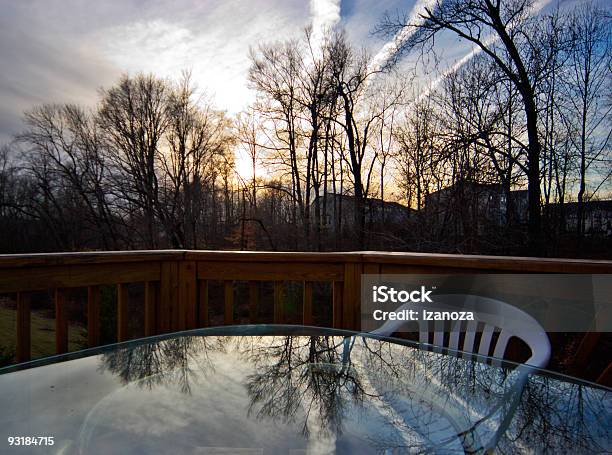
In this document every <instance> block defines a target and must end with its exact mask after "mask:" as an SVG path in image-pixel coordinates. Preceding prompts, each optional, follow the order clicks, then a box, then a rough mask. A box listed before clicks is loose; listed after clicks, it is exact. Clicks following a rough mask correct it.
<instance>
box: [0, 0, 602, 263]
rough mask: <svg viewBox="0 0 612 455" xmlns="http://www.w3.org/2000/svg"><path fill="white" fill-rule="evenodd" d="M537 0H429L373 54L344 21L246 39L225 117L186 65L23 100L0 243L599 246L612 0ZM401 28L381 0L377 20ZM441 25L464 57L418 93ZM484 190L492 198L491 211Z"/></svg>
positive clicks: (561, 250) (571, 250)
mask: <svg viewBox="0 0 612 455" xmlns="http://www.w3.org/2000/svg"><path fill="white" fill-rule="evenodd" d="M534 7H535V6H534V5H532V2H524V1H521V2H516V1H504V2H492V1H489V0H480V1H475V2H463V1H460V0H453V1H446V2H440V3H437V4H436V5H435V7H433V8H432V9H431V10H428V11H427V13H426V14H425V16H424V17H422V18H421V19H422V20H421V21H420V22H419V24H418V25H415V26H416V33H414V34H412V35H411V37H410V38H409V39H407V40H404V41H402V42H400V43H398V46H399V51H400V52H399V53H398V54H397V55H396V56H395V58H392V59H389V60H388V61H385V62H383V63H382V64H380V62H379V63H377V64H374V63H373V60H372V58H371V56H369V55H368V54H367V53H366V52H365V51H363V50H361V49H360V48H359V47H358V46H357V45H355V44H354V43H350V42H349V40H348V38H347V35H346V34H345V33H344V32H343V31H342V30H330V31H329V33H328V34H327V35H326V38H325V39H324V40H323V42H322V43H318V42H315V40H313V38H312V33H311V31H310V30H308V29H307V30H306V31H305V32H304V33H303V34H302V36H301V37H300V38H297V39H294V40H289V41H284V42H271V43H268V44H263V45H259V46H254V47H253V48H252V50H251V54H250V60H251V67H250V70H249V83H250V85H251V88H253V89H254V90H255V91H256V92H257V101H256V102H255V103H254V104H253V105H252V106H250V107H249V108H248V109H247V110H246V111H245V112H242V113H241V114H239V115H238V116H236V117H235V118H234V117H230V116H229V115H227V114H225V113H224V112H223V111H221V110H219V109H218V108H217V107H216V106H214V105H213V103H211V102H210V101H209V100H208V99H207V98H206V97H205V96H202V95H201V92H200V91H199V90H198V89H205V87H195V86H194V84H193V83H192V82H191V77H190V74H189V73H187V72H186V73H185V74H184V76H183V78H182V79H180V80H178V81H170V80H166V79H161V78H158V77H156V76H155V75H151V74H138V75H125V76H124V77H122V78H121V79H120V80H119V81H117V83H116V84H115V85H114V86H112V87H108V88H105V89H101V90H100V92H99V101H98V104H97V105H96V106H94V107H82V106H77V105H72V104H58V105H42V106H37V107H34V108H32V109H31V110H29V111H28V112H27V113H25V116H24V121H25V125H26V128H25V130H24V131H23V132H22V133H21V134H19V135H18V136H16V137H15V140H14V141H13V142H12V143H11V144H8V145H7V146H5V147H4V148H2V150H1V152H0V252H3V253H19V252H38V251H40V252H47V251H84V250H125V249H143V248H147V249H157V248H192V249H248V250H255V249H260V250H288V251H289V250H312V251H326V250H328V251H329V250H366V249H385V250H397V251H426V252H459V253H485V254H504V255H512V254H515V255H516V254H521V255H532V256H573V257H581V256H582V257H604V258H606V257H607V258H609V257H610V252H611V251H612V235H610V233H607V232H608V231H606V229H608V230H609V231H610V232H612V224H611V223H612V208H610V209H605V206H602V207H604V209H602V210H604V211H603V215H601V214H599V215H598V216H600V218H601V216H603V220H602V219H600V220H599V222H598V223H599V224H598V226H600V228H599V230H593V229H590V228H589V227H588V226H587V223H586V222H585V220H586V219H587V212H588V211H589V210H591V208H589V207H591V206H589V204H592V203H593V202H595V201H598V200H599V201H600V200H602V199H610V198H611V197H610V194H611V189H612V166H611V164H612V154H611V153H610V146H609V142H610V141H609V140H610V135H611V131H612V129H611V123H610V120H611V116H610V111H611V110H612V98H611V96H610V94H611V93H612V90H611V88H612V86H611V81H612V79H611V69H612V59H611V54H610V38H611V35H610V30H611V28H610V14H609V12H607V11H603V10H599V9H596V8H594V7H584V6H583V7H580V9H576V10H573V11H561V10H558V9H557V10H553V11H552V12H550V13H546V14H542V15H539V16H538V15H533V14H532V8H534ZM409 26H411V24H410V23H409V22H408V19H406V18H403V17H401V16H400V17H397V18H393V17H390V16H388V17H386V18H385V19H384V20H383V21H381V22H380V23H379V26H378V27H377V32H378V33H380V34H382V35H388V36H397V34H398V33H399V32H400V31H401V30H404V29H405V28H406V27H409ZM442 33H445V34H446V36H451V37H453V36H454V37H458V38H460V39H462V40H464V41H466V42H469V43H471V44H473V45H474V51H473V55H471V58H470V59H469V61H467V63H465V64H463V65H462V66H457V70H456V71H448V72H446V73H444V74H443V76H442V77H441V78H440V79H439V80H438V81H437V83H435V84H432V85H431V87H430V88H428V89H427V90H425V89H423V87H422V84H421V85H419V82H418V80H417V79H418V78H417V76H416V72H418V71H421V69H420V68H422V67H423V66H425V65H426V60H428V59H429V58H430V57H431V56H430V54H431V49H432V45H433V44H432V43H433V40H434V39H437V37H438V36H439V35H440V34H442ZM403 54H410V55H412V56H413V60H414V64H413V66H410V65H408V64H406V62H403V63H401V62H399V60H398V58H397V57H398V56H399V55H403ZM415 55H417V56H418V55H420V57H414V56H415ZM194 58H197V56H194ZM411 65H412V64H411ZM221 102H222V100H221ZM236 152H238V153H239V154H240V156H243V157H244V156H247V157H248V159H249V162H250V164H251V168H252V170H251V172H250V173H249V174H248V175H245V174H244V172H243V173H242V174H241V173H239V172H237V163H236ZM474 185H480V186H479V188H485V189H486V191H485V192H481V193H478V194H475V192H474V190H472V189H469V190H462V191H460V192H458V193H457V192H455V193H453V194H452V197H446V196H445V199H444V200H445V203H444V204H445V205H443V206H442V205H441V204H442V203H441V198H440V196H441V195H443V194H445V193H444V191H447V190H448V189H449V188H450V189H456V188H475V186H474ZM445 189H446V190H445ZM519 190H528V191H527V192H523V194H524V196H525V199H524V201H523V199H521V198H520V197H519V194H518V192H520V191H519ZM447 192H448V191H447ZM449 194H450V193H449ZM483 195H485V196H487V197H488V200H489V201H491V200H493V197H494V196H495V197H496V198H497V199H495V200H496V201H497V202H496V203H497V204H498V206H496V207H495V208H494V211H495V214H496V215H495V216H494V217H493V218H495V220H492V217H491V216H489V215H490V212H491V210H492V209H491V208H490V207H489V208H486V207H485V208H482V205H483V204H485V205H486V204H487V202H483V200H482V197H483ZM434 196H435V197H434ZM383 201H389V202H388V203H387V202H383ZM397 202H399V203H401V204H402V205H400V204H397ZM523 202H524V204H523ZM570 202H572V203H574V205H573V206H572V207H573V208H572V209H571V210H570V208H569V207H570V206H569V205H568V203H570ZM600 202H601V201H600ZM605 210H608V212H605ZM523 212H524V216H523V215H522V213H523ZM588 213H590V212H588ZM606 213H608V215H606ZM606 216H609V217H608V218H606ZM606 223H607V224H606ZM589 226H590V225H589Z"/></svg>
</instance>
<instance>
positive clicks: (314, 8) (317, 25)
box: [310, 0, 340, 50]
mask: <svg viewBox="0 0 612 455" xmlns="http://www.w3.org/2000/svg"><path fill="white" fill-rule="evenodd" d="M310 12H311V15H312V44H313V47H314V49H316V50H318V49H320V48H321V45H322V44H323V40H324V38H325V34H326V33H327V32H328V31H329V30H332V29H333V28H334V27H335V26H336V25H337V24H338V23H340V0H310Z"/></svg>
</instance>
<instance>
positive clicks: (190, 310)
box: [178, 261, 197, 330]
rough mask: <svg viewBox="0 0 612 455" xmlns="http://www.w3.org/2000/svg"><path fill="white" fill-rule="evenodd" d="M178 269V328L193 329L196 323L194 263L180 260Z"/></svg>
mask: <svg viewBox="0 0 612 455" xmlns="http://www.w3.org/2000/svg"><path fill="white" fill-rule="evenodd" d="M178 271H179V276H178V284H179V292H178V303H179V305H178V309H179V318H178V328H179V330H185V329H195V328H196V325H197V300H196V291H197V280H196V263H195V262H193V261H183V262H180V263H179V268H178Z"/></svg>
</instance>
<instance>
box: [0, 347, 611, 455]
mask: <svg viewBox="0 0 612 455" xmlns="http://www.w3.org/2000/svg"><path fill="white" fill-rule="evenodd" d="M517 378H520V373H519V372H517V371H514V372H512V373H511V374H509V375H508V371H506V372H504V371H503V370H501V369H499V368H496V367H492V366H489V365H486V364H484V363H478V362H473V361H468V360H464V359H459V358H455V357H452V356H449V355H442V354H438V353H434V352H427V351H423V350H418V349H415V348H413V347H410V346H401V345H396V344H390V343H387V342H380V341H377V340H373V339H363V338H346V339H344V338H342V337H337V336H336V337H325V336H317V337H280V336H278V337H190V338H179V339H171V340H167V341H163V342H159V343H149V344H141V345H137V346H134V347H132V348H129V349H126V348H124V349H121V350H116V351H111V352H108V353H105V354H103V355H100V356H95V357H89V358H84V359H81V360H75V361H70V362H64V363H60V364H55V365H50V366H47V367H41V368H35V369H31V370H25V371H21V372H16V373H12V374H6V375H2V376H0V392H1V393H2V394H1V398H0V404H1V405H2V409H3V413H2V415H1V416H0V436H2V437H5V436H6V435H9V434H22V433H24V431H26V430H25V429H24V428H26V427H27V432H31V433H33V434H49V435H55V436H56V439H57V440H58V446H60V445H61V446H62V447H63V446H65V447H66V452H65V453H77V452H76V451H77V449H78V448H79V447H80V448H81V449H83V453H116V452H117V451H118V450H119V448H120V451H121V453H170V452H175V453H185V452H187V453H223V452H219V451H218V450H217V451H215V450H213V449H212V448H219V447H225V448H228V447H229V448H240V449H257V450H260V449H261V450H260V451H259V452H248V451H243V452H242V453H264V454H267V453H279V454H280V453H282V454H286V453H309V454H322V453H383V452H384V450H393V452H392V453H413V452H419V451H423V450H425V449H426V448H431V447H434V448H436V450H438V451H439V452H441V453H449V452H450V453H455V452H457V451H460V450H461V449H462V447H463V448H464V449H466V450H472V449H478V448H479V447H482V445H483V444H486V443H487V441H488V440H489V438H490V437H491V436H492V435H493V434H494V433H495V431H496V429H497V428H498V427H499V424H500V422H501V419H502V418H503V416H504V415H505V412H506V411H507V410H506V409H504V408H505V407H504V406H502V407H501V408H500V407H498V406H497V404H498V403H504V397H505V400H506V401H505V402H506V404H507V403H508V402H509V400H508V397H509V396H510V395H508V393H509V391H512V390H513V388H512V386H513V384H515V383H516V382H517ZM60 416H61V418H59V417H60ZM611 416H612V403H611V399H610V394H609V393H607V392H604V391H602V390H597V389H592V388H589V387H585V386H579V385H578V384H574V383H569V382H561V381H559V380H557V379H555V378H554V377H544V376H532V377H531V378H530V379H529V380H528V381H527V383H526V384H525V386H524V388H523V395H522V398H521V400H520V403H519V404H518V407H517V409H516V411H515V413H514V416H513V419H512V422H511V425H510V426H509V428H508V436H507V437H505V438H502V439H501V440H500V443H499V444H500V445H499V449H500V450H503V451H505V452H507V453H515V452H516V451H519V450H523V449H525V448H534V447H535V448H538V447H545V446H547V447H551V448H556V449H558V450H565V451H566V452H567V451H568V450H570V451H573V453H585V452H590V451H595V450H596V449H609V448H610V444H611V435H610V429H609V422H610V417H611ZM543 428H546V431H542V429H543ZM464 432H465V434H464V435H463V436H461V437H458V436H457V435H458V434H462V433H464ZM4 433H6V435H5V434H4ZM290 451H293V452H290ZM225 453H228V452H225ZM231 453H240V452H238V451H234V452H231Z"/></svg>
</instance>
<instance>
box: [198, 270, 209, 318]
mask: <svg viewBox="0 0 612 455" xmlns="http://www.w3.org/2000/svg"><path fill="white" fill-rule="evenodd" d="M198 301H199V308H198V324H199V327H208V325H209V321H208V280H200V284H199V292H198Z"/></svg>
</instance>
